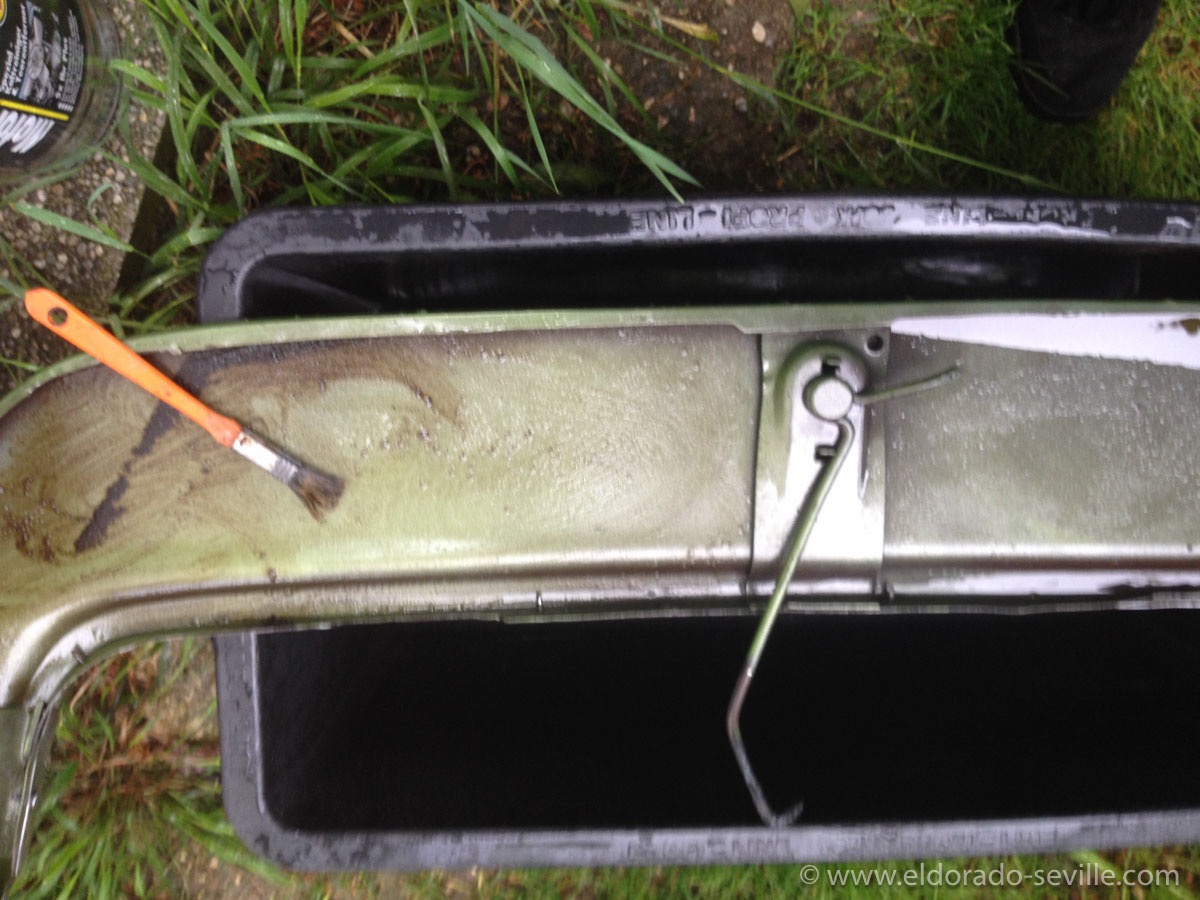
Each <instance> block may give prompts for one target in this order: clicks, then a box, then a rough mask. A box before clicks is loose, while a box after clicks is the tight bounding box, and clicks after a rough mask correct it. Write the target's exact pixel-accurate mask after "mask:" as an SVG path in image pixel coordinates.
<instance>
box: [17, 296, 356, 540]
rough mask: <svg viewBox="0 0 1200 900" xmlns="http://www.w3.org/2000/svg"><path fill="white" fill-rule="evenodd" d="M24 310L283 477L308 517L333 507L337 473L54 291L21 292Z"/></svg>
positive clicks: (337, 492)
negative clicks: (293, 450) (275, 438)
mask: <svg viewBox="0 0 1200 900" xmlns="http://www.w3.org/2000/svg"><path fill="white" fill-rule="evenodd" d="M25 309H26V310H28V311H29V315H30V316H32V317H33V318H34V320H35V321H37V322H38V323H39V324H41V325H44V326H46V328H48V329H50V330H51V331H53V332H54V333H55V334H57V335H58V336H59V337H61V338H62V339H63V340H65V341H68V342H69V343H72V344H74V345H75V346H76V347H78V348H79V349H80V350H82V351H83V352H84V353H86V354H88V355H89V356H91V357H93V358H95V359H96V360H98V361H99V362H101V363H103V364H104V365H106V366H108V367H109V368H110V369H112V370H113V371H114V372H116V373H117V374H118V375H121V376H123V377H125V378H128V379H129V380H130V381H132V382H133V383H134V384H136V385H137V386H138V387H140V388H142V389H143V390H146V391H149V392H150V393H151V394H153V395H154V396H155V397H157V398H158V399H159V400H161V401H162V402H163V403H166V404H167V405H168V406H171V407H173V408H174V409H176V410H178V411H179V412H181V413H182V414H183V415H185V416H187V417H188V418H189V419H191V420H192V421H193V422H195V423H196V424H197V425H199V426H200V427H201V428H203V429H204V430H205V431H207V432H208V433H209V434H210V435H212V436H213V439H214V440H216V442H217V443H218V444H220V445H221V446H222V447H229V448H230V449H232V450H236V451H237V452H238V453H240V454H241V455H242V456H244V457H246V459H248V460H250V462H252V463H254V464H255V465H256V466H258V467H259V468H261V469H263V470H265V471H266V472H268V473H269V474H270V475H271V476H272V477H274V478H277V479H279V480H280V481H282V482H283V483H284V484H286V485H287V486H288V487H289V488H291V489H292V491H293V492H294V493H295V494H296V496H297V497H299V498H300V499H301V500H302V501H303V502H304V505H305V506H306V507H308V511H309V512H310V513H312V515H313V518H315V519H317V520H318V521H320V520H321V517H322V516H323V515H324V514H325V513H327V512H329V511H330V510H331V509H333V508H334V507H335V506H337V503H338V500H340V499H341V497H342V489H343V487H344V484H343V482H342V480H341V479H340V478H338V477H336V476H334V475H328V474H326V473H324V472H321V471H318V470H316V469H313V468H312V467H311V466H306V465H305V464H304V463H302V462H300V461H299V460H296V459H293V458H292V457H291V456H289V455H288V454H286V453H284V452H283V451H282V450H280V449H278V448H277V447H273V446H271V444H269V443H267V442H266V441H265V440H263V439H262V438H260V437H258V436H257V435H255V434H253V433H251V432H250V431H248V430H247V429H245V428H243V427H242V426H241V425H240V424H239V423H238V422H235V421H234V420H233V419H231V418H229V417H228V416H223V415H221V414H220V413H219V412H217V411H216V410H214V409H212V408H210V407H208V406H206V405H205V404H204V403H201V402H200V401H199V400H197V399H196V398H195V397H193V396H192V395H191V394H189V393H188V392H187V391H185V390H184V389H183V388H181V387H180V386H179V385H177V384H176V383H175V382H173V381H172V380H171V379H170V378H168V377H167V376H166V375H164V374H163V373H162V372H160V371H159V370H158V369H156V368H154V366H152V365H150V363H148V362H146V360H144V359H142V357H140V356H138V354H137V353H135V352H134V351H133V350H131V349H129V348H128V347H127V346H125V345H124V344H123V343H121V342H120V341H119V340H118V339H117V338H115V337H114V336H113V335H111V334H109V333H108V332H107V331H105V330H104V329H103V328H101V327H100V326H99V325H98V324H96V323H95V322H93V321H92V320H91V319H90V318H88V316H87V315H86V314H85V313H83V312H80V311H79V310H78V309H76V308H75V307H74V306H72V305H71V304H70V303H68V302H67V301H66V300H64V299H63V298H62V297H60V296H59V295H58V294H56V293H54V291H51V290H47V289H46V288H34V289H33V290H29V291H26V292H25Z"/></svg>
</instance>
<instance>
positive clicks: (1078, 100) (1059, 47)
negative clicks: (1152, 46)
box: [1008, 0, 1160, 122]
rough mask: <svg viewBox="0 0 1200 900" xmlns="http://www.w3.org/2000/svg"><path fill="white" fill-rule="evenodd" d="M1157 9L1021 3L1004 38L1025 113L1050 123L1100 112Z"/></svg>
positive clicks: (1087, 1)
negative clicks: (1009, 48)
mask: <svg viewBox="0 0 1200 900" xmlns="http://www.w3.org/2000/svg"><path fill="white" fill-rule="evenodd" d="M1159 2H1160V0H1022V3H1021V5H1020V6H1018V7H1017V15H1016V18H1015V19H1014V21H1013V24H1012V28H1011V29H1010V30H1009V33H1008V39H1009V43H1010V44H1011V45H1012V47H1013V50H1014V51H1015V53H1016V59H1015V60H1014V62H1013V66H1012V71H1013V78H1014V79H1015V80H1016V82H1017V93H1018V94H1019V95H1020V97H1021V101H1022V102H1023V103H1024V104H1025V106H1026V108H1028V110H1029V111H1030V112H1031V113H1033V114H1034V115H1035V116H1038V117H1039V118H1042V119H1049V120H1051V121H1055V122H1077V121H1079V120H1080V119H1086V118H1089V117H1091V116H1094V115H1095V114H1096V113H1098V112H1100V110H1102V109H1104V107H1105V106H1106V105H1107V104H1108V101H1109V100H1110V99H1112V96H1113V94H1115V93H1116V92H1117V88H1118V87H1120V85H1121V82H1122V81H1123V80H1124V78H1125V75H1126V74H1127V73H1128V72H1129V69H1130V67H1131V66H1132V65H1133V61H1134V59H1135V58H1136V57H1137V55H1138V51H1139V50H1141V49H1142V45H1143V44H1144V43H1146V38H1148V37H1149V36H1150V32H1151V31H1152V30H1153V29H1154V22H1155V20H1156V19H1157V17H1158V7H1159Z"/></svg>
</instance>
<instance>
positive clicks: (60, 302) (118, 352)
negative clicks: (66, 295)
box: [25, 288, 242, 447]
mask: <svg viewBox="0 0 1200 900" xmlns="http://www.w3.org/2000/svg"><path fill="white" fill-rule="evenodd" d="M25 309H26V310H28V312H29V315H30V316H32V317H33V319H34V320H35V321H36V322H38V323H39V324H41V325H44V326H45V327H46V328H48V329H50V330H51V331H53V332H54V333H55V334H57V335H58V336H59V337H60V338H62V339H63V340H65V341H67V342H68V343H71V344H74V345H75V346H76V347H78V348H79V349H80V350H82V351H83V352H84V353H86V354H88V355H89V356H91V357H93V358H94V359H96V360H97V361H99V362H101V363H103V364H104V365H106V366H108V367H109V368H110V369H112V370H113V371H114V372H116V373H117V374H118V375H121V376H123V377H125V378H128V379H129V380H130V381H132V382H133V383H134V384H136V385H137V386H138V387H140V388H142V389H143V390H146V391H149V392H150V393H151V394H153V395H154V396H155V397H157V398H158V399H159V400H161V401H162V402H163V403H165V404H167V405H168V406H170V407H173V408H174V409H176V410H178V411H179V412H181V413H183V415H185V416H187V417H188V418H189V419H191V420H192V421H193V422H195V423H196V424H197V425H199V426H200V427H201V428H203V429H204V430H205V431H207V432H208V433H209V434H211V435H212V436H213V438H215V439H216V441H217V442H218V443H219V444H222V445H224V446H226V447H232V446H233V442H234V440H235V439H236V438H237V436H238V435H239V434H240V433H241V431H242V426H241V425H239V424H238V423H237V422H235V421H234V420H233V419H230V418H229V417H227V416H223V415H221V414H220V413H219V412H217V411H216V410H214V409H211V408H210V407H208V406H206V405H205V404H204V403H201V402H200V401H199V400H197V399H196V398H195V397H193V396H192V395H191V394H189V393H188V392H187V391H185V390H184V389H183V388H181V387H180V386H179V385H177V384H176V383H175V382H173V381H172V380H171V379H170V378H168V377H167V376H166V375H164V374H163V373H162V372H160V371H159V370H158V369H156V368H154V366H152V365H150V363H148V362H146V360H144V359H143V358H142V357H141V356H139V355H138V354H137V353H135V352H134V351H133V350H131V349H129V348H128V347H127V346H125V345H124V344H123V343H121V341H119V340H117V338H115V337H114V336H113V335H111V334H109V333H108V332H107V331H105V330H104V329H103V328H102V327H100V325H98V324H97V323H96V322H94V321H92V320H91V319H90V318H89V317H88V316H87V314H86V313H83V312H81V311H80V310H78V309H76V308H75V307H74V306H72V305H71V304H70V303H68V302H67V301H66V300H64V299H63V298H62V297H60V296H59V295H58V294H56V293H54V291H51V290H48V289H46V288H33V289H32V290H29V291H26V292H25Z"/></svg>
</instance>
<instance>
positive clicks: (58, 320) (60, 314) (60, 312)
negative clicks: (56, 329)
mask: <svg viewBox="0 0 1200 900" xmlns="http://www.w3.org/2000/svg"><path fill="white" fill-rule="evenodd" d="M67 315H68V313H67V311H66V310H65V309H63V308H62V307H61V306H56V307H54V308H53V309H51V310H50V312H48V313H46V318H47V319H49V320H50V324H51V325H66V324H67Z"/></svg>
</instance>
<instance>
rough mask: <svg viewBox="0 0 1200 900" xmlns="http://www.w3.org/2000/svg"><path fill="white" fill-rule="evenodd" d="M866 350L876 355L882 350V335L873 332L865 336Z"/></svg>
mask: <svg viewBox="0 0 1200 900" xmlns="http://www.w3.org/2000/svg"><path fill="white" fill-rule="evenodd" d="M867 352H868V353H870V354H872V355H877V354H879V353H882V352H883V335H882V334H873V335H871V336H870V337H869V338H867Z"/></svg>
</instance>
